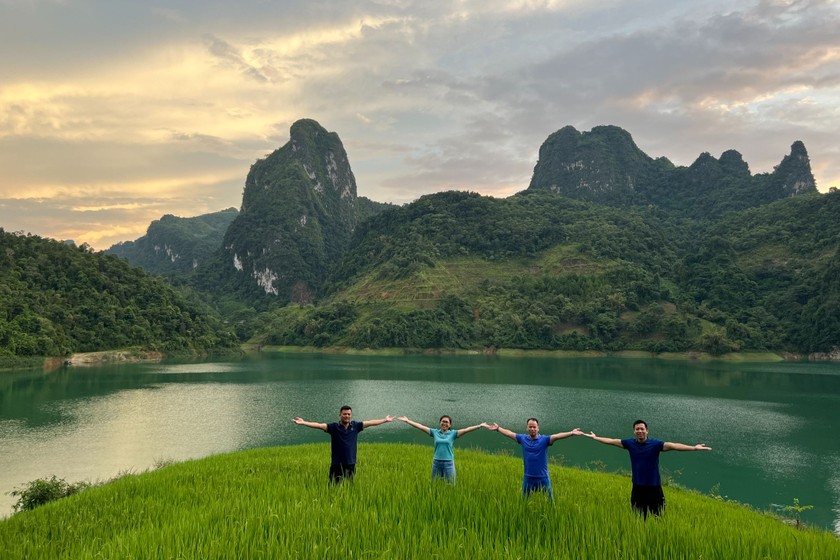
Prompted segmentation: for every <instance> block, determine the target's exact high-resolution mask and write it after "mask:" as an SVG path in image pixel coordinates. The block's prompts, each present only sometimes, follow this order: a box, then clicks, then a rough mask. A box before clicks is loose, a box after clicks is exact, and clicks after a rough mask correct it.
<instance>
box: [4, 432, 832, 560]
mask: <svg viewBox="0 0 840 560" xmlns="http://www.w3.org/2000/svg"><path fill="white" fill-rule="evenodd" d="M431 457H432V448H431V446H419V445H403V444H361V445H360V446H359V465H358V467H357V475H356V480H355V482H353V483H351V484H344V485H341V486H338V487H330V486H329V485H328V484H327V467H328V463H329V445H328V444H317V445H302V446H295V447H283V448H265V449H254V450H249V451H243V452H237V453H231V454H227V455H219V456H214V457H209V458H205V459H201V460H196V461H188V462H185V463H178V464H174V465H169V466H166V467H164V468H161V469H159V470H156V471H153V472H149V473H145V474H140V475H131V476H127V477H123V478H120V479H118V480H116V481H113V482H111V483H109V484H106V485H103V486H99V487H95V488H91V489H89V490H85V491H84V492H82V493H80V494H78V495H75V496H71V497H69V498H65V499H62V500H59V501H56V502H53V503H50V504H47V505H45V506H42V507H40V508H36V509H35V510H32V511H28V512H22V513H19V514H16V515H14V516H12V517H10V518H8V519H6V520H3V521H0V556H2V558H3V559H4V560H6V559H17V558H27V559H41V558H43V559H57V558H74V559H77V558H78V559H85V558H91V559H92V558H132V559H135V558H149V559H152V558H154V559H163V558H190V559H193V558H195V559H199V558H200V559H210V558H296V559H297V558H300V559H307V558H325V559H326V558H398V559H402V558H405V559H410V558H423V559H432V558H456V559H472V558H499V559H501V558H504V559H515V558H528V559H532V558H552V559H558V558H593V559H612V558H616V559H618V558H626V559H636V558H638V559H642V558H644V559H660V558H661V559H679V558H696V559H704V560H707V559H714V558H719V559H752V558H756V559H759V558H760V559H765V558H766V559H785V560H787V559H792V558H802V559H809V560H811V559H821V558H825V559H837V558H840V540H838V539H837V538H836V537H835V536H833V535H831V534H829V533H826V532H822V531H812V530H799V529H795V528H793V527H791V526H789V525H787V524H784V523H782V522H781V521H779V520H778V519H776V518H774V517H771V516H769V515H766V514H761V513H757V512H754V511H752V510H750V509H748V508H746V507H743V506H740V505H738V504H733V503H728V502H723V501H719V500H715V499H713V498H710V497H707V496H702V495H700V494H696V493H692V492H688V491H683V490H680V489H677V488H666V489H665V495H666V499H667V511H666V514H665V515H664V516H663V517H661V518H655V519H649V520H648V521H644V520H643V519H641V518H640V517H639V516H637V515H635V514H634V513H632V512H631V510H630V507H629V494H630V481H629V479H628V478H626V477H624V476H619V475H613V474H603V473H595V472H590V471H584V470H577V469H569V468H563V467H560V466H557V465H551V476H552V481H553V485H554V494H555V499H554V501H553V502H552V501H549V500H548V499H547V498H546V497H545V496H543V495H536V496H532V497H531V498H528V499H523V498H522V497H521V495H520V485H521V477H522V462H521V459H519V458H518V457H511V456H502V455H491V454H487V453H483V452H478V451H472V450H469V449H458V448H456V465H457V470H458V483H457V486H454V487H452V486H448V485H446V484H444V483H440V482H436V483H431V482H430V480H429V473H430V469H431Z"/></svg>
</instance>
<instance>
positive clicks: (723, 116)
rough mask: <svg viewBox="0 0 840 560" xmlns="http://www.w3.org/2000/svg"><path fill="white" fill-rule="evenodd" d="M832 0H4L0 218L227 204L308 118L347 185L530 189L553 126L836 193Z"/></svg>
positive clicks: (132, 227) (109, 224)
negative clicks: (706, 156) (790, 173)
mask: <svg viewBox="0 0 840 560" xmlns="http://www.w3.org/2000/svg"><path fill="white" fill-rule="evenodd" d="M838 29H840V0H754V1H738V0H721V1H719V0H705V1H703V2H697V1H696V0H625V1H620V0H599V1H592V0H378V1H372V0H359V1H352V0H306V1H303V0H299V1H289V0H274V1H272V0H236V1H218V0H200V1H199V0H167V1H166V2H160V1H158V0H147V1H144V2H138V1H136V0H0V53H2V55H0V228H3V229H4V230H6V231H7V232H14V231H24V232H31V233H33V234H35V235H39V236H42V237H51V238H54V239H60V240H65V239H71V240H74V241H75V242H76V243H78V244H81V243H88V244H89V245H90V246H91V247H93V248H94V249H97V250H102V249H107V248H108V247H110V246H111V245H112V244H114V243H117V242H119V241H127V240H134V239H137V238H138V237H140V236H142V235H143V234H144V233H145V231H146V228H147V227H148V225H149V223H150V222H151V221H152V220H155V219H158V218H160V217H161V216H163V215H164V214H174V215H176V216H182V217H189V216H197V215H201V214H205V213H208V212H216V211H219V210H222V209H225V208H229V207H236V208H239V207H240V204H241V200H242V191H243V188H244V184H245V177H246V176H247V174H248V170H249V169H250V166H251V165H252V164H253V163H254V162H255V161H256V160H258V159H261V158H264V157H265V156H267V155H268V154H270V153H271V152H272V151H274V150H276V149H277V148H280V147H281V146H283V145H284V144H285V143H286V142H287V141H288V139H289V127H290V126H291V124H292V123H294V122H295V121H297V120H298V119H302V118H311V119H315V120H316V121H318V122H319V123H320V124H321V125H322V126H323V127H324V128H326V129H327V130H330V131H333V132H336V133H337V134H338V135H339V137H340V138H341V140H342V142H343V144H344V147H345V149H346V151H347V154H348V157H349V160H350V165H351V167H352V169H353V173H354V175H355V177H356V183H357V186H358V194H359V195H360V196H365V197H367V198H370V199H372V200H375V201H379V202H392V203H396V204H403V203H407V202H411V201H413V200H416V199H417V198H418V197H420V196H422V195H424V194H428V193H433V192H440V191H443V190H450V189H457V190H469V191H474V192H479V193H481V194H484V195H490V196H496V197H506V196H509V195H511V194H514V193H516V192H519V191H521V190H523V189H525V188H527V186H528V183H529V182H530V179H531V175H532V173H533V170H534V165H535V164H536V162H537V156H538V153H539V148H540V145H541V144H542V143H543V142H544V141H545V139H546V138H547V137H548V136H549V135H550V134H551V133H552V132H555V131H557V130H559V129H560V128H562V127H564V126H566V125H572V126H574V127H575V128H577V129H578V130H580V131H587V130H590V129H591V128H592V127H594V126H598V125H608V124H609V125H617V126H620V127H622V128H624V129H625V130H627V131H628V132H630V134H631V135H632V136H633V139H634V140H635V142H636V144H637V145H638V146H639V147H640V148H641V149H642V150H643V151H645V152H646V153H647V154H648V155H650V156H651V157H660V156H665V157H667V158H668V159H670V160H671V161H672V162H674V163H675V164H677V165H690V164H691V163H692V162H693V161H694V160H695V159H696V158H697V157H698V156H699V155H700V154H701V153H702V152H709V153H711V154H712V155H713V156H715V157H719V156H720V154H721V153H722V152H724V151H726V150H728V149H736V150H738V151H739V152H740V153H741V154H743V156H744V159H745V160H746V161H747V163H748V164H749V166H750V170H751V171H752V172H753V173H765V172H770V171H772V170H773V166H775V165H777V164H778V163H779V162H780V161H781V160H782V158H783V157H784V156H785V155H787V154H788V153H790V146H791V144H792V143H793V142H794V141H796V140H801V141H803V142H804V144H805V147H806V148H807V150H808V154H809V156H810V159H811V167H812V170H813V172H814V176H815V178H816V180H817V188H818V189H819V190H820V191H821V192H827V191H828V189H829V188H830V187H832V186H838V187H840V142H838V133H840V32H838Z"/></svg>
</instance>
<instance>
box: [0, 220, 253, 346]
mask: <svg viewBox="0 0 840 560" xmlns="http://www.w3.org/2000/svg"><path fill="white" fill-rule="evenodd" d="M237 345H238V340H237V339H236V337H235V335H234V334H233V333H232V332H231V331H230V330H229V329H227V328H226V327H224V326H223V325H222V324H221V322H220V321H219V320H217V319H214V318H213V317H212V315H209V314H208V313H206V311H205V310H204V309H202V308H201V307H200V305H199V304H198V303H196V302H194V301H192V302H191V301H188V300H187V298H186V297H185V296H184V295H183V294H181V293H179V292H176V291H175V290H173V289H172V288H171V287H170V286H169V285H168V284H167V283H166V282H165V281H163V280H162V279H160V278H157V277H155V276H152V275H150V274H148V273H146V272H144V271H143V270H142V269H139V268H133V267H131V266H129V265H128V264H127V263H126V262H125V261H123V260H121V259H118V258H116V257H113V256H109V255H104V254H102V253H94V252H93V251H91V250H90V248H89V247H87V246H85V245H83V246H81V247H75V246H72V245H68V244H64V243H60V242H58V241H53V240H48V239H42V238H40V237H38V236H34V235H23V234H14V233H7V232H5V231H3V230H2V229H0V356H6V357H20V356H66V355H69V354H70V353H73V352H89V351H98V350H108V349H116V348H126V347H142V348H145V349H159V350H164V351H169V352H206V351H209V350H211V349H221V348H235V347H236V346H237Z"/></svg>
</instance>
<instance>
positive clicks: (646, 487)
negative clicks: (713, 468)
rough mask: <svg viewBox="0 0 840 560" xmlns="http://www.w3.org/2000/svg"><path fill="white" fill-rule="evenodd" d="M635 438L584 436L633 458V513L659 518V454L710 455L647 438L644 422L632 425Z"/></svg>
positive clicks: (661, 502) (697, 447)
mask: <svg viewBox="0 0 840 560" xmlns="http://www.w3.org/2000/svg"><path fill="white" fill-rule="evenodd" d="M633 434H634V435H635V436H636V437H635V438H628V439H614V438H605V437H598V436H596V435H595V432H589V433H588V434H584V435H585V436H586V437H588V438H590V439H594V440H595V441H600V442H601V443H606V444H608V445H615V446H616V447H622V448H624V449H626V450H627V452H628V453H629V454H630V468H631V470H632V472H633V491H632V492H631V494H630V504H631V505H632V506H633V509H635V510H636V511H638V512H639V513H641V514H642V515H644V517H645V518H647V516H648V513H650V514H652V515H659V514H660V513H661V512H662V509H663V508H664V507H665V494H663V493H662V480H661V479H660V477H659V454H660V453H661V452H663V451H672V450H673V451H711V450H712V448H711V447H707V446H705V445H704V444H702V443H698V444H697V445H685V444H682V443H673V442H670V441H662V440H661V439H653V438H649V437H648V425H647V422H645V421H644V420H636V421H635V422H633Z"/></svg>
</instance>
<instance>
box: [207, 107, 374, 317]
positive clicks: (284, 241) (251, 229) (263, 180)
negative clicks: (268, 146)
mask: <svg viewBox="0 0 840 560" xmlns="http://www.w3.org/2000/svg"><path fill="white" fill-rule="evenodd" d="M358 221H359V210H358V204H357V195H356V179H355V177H354V176H353V172H352V170H351V169H350V162H349V161H348V159H347V153H346V152H345V150H344V146H343V145H342V143H341V140H340V139H339V138H338V135H337V134H335V133H334V132H327V131H326V130H325V129H324V128H323V127H321V125H319V124H318V123H317V122H315V121H313V120H308V119H307V120H301V121H298V122H296V123H294V124H293V125H292V127H291V135H290V139H289V142H288V143H287V144H286V145H284V146H283V147H282V148H280V149H278V150H277V151H275V152H274V153H272V154H271V155H269V156H268V157H266V158H265V159H262V160H259V161H257V162H256V163H255V164H254V165H253V166H252V167H251V170H250V172H249V173H248V177H247V179H246V181H245V191H244V193H243V197H242V209H241V212H240V215H239V217H238V218H237V219H236V220H235V221H234V222H233V223H232V224H231V226H230V228H229V229H228V232H227V234H226V235H225V240H224V243H223V248H222V252H223V260H224V262H225V263H227V264H226V265H225V266H226V269H227V270H226V274H232V275H237V276H238V277H239V278H238V281H237V284H239V285H243V283H244V285H246V286H249V285H250V286H251V288H252V289H253V290H254V291H256V292H259V293H262V294H265V295H268V296H275V297H277V298H279V299H281V300H282V301H283V302H286V301H294V302H296V303H307V302H308V301H311V299H312V294H313V293H314V292H315V290H316V289H317V288H318V287H320V286H321V285H322V283H323V280H324V278H325V277H326V274H327V272H328V270H329V267H330V265H331V264H333V263H335V262H337V261H338V260H339V259H340V257H341V255H342V254H343V252H344V250H345V248H346V246H347V243H348V242H349V239H350V235H351V234H352V232H353V229H354V228H355V226H356V224H357V223H358Z"/></svg>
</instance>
